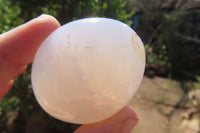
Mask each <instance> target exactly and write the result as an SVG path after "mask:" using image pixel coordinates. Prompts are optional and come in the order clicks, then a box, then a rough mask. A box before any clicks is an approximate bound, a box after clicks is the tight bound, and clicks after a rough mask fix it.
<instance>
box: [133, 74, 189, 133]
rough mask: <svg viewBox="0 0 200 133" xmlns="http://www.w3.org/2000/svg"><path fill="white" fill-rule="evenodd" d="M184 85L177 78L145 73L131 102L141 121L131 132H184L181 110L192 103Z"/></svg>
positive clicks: (184, 109) (182, 111)
mask: <svg viewBox="0 0 200 133" xmlns="http://www.w3.org/2000/svg"><path fill="white" fill-rule="evenodd" d="M184 89H186V88H184V86H183V85H182V84H181V83H179V82H176V81H172V80H169V79H164V78H159V77H155V78H153V79H150V78H147V77H144V79H143V81H142V84H141V86H140V88H139V90H138V92H137V93H136V95H135V96H134V97H133V99H132V100H131V102H130V105H131V106H132V107H133V108H134V109H135V110H136V112H137V113H138V114H139V123H138V125H137V127H136V128H135V129H134V130H133V131H132V133H183V131H182V129H180V125H181V122H182V114H183V113H184V112H185V111H186V110H187V108H188V106H190V105H189V103H188V102H187V101H188V100H187V97H186V96H185V93H184ZM185 133H187V132H185Z"/></svg>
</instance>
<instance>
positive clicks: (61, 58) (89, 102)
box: [32, 18, 145, 124]
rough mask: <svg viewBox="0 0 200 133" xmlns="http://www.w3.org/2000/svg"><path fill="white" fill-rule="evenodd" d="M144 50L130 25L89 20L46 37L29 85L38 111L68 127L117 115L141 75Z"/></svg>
mask: <svg viewBox="0 0 200 133" xmlns="http://www.w3.org/2000/svg"><path fill="white" fill-rule="evenodd" d="M144 67H145V51H144V46H143V43H142V41H141V40H140V38H139V37H138V35H137V34H136V33H135V31H134V30H132V29H131V28H130V27H129V26H128V25H126V24H124V23H122V22H120V21H117V20H113V19H107V18H87V19H80V20H77V21H73V22H70V23H67V24H65V25H63V26H61V27H60V28H58V29H57V30H55V31H54V32H53V33H52V34H50V35H49V36H48V37H47V38H46V39H45V41H44V42H43V43H42V45H41V46H40V48H39V49H38V51H37V53H36V55H35V58H34V61H33V66H32V85H33V90H34V94H35V96H36V98H37V100H38V102H39V104H40V105H41V107H42V108H43V109H44V110H45V111H46V112H48V113H49V114H50V115H52V116H54V117H56V118H58V119H60V120H63V121H66V122H71V123H78V124H87V123H94V122H98V121H102V120H104V119H107V118H108V117H110V116H112V115H114V114H115V113H117V112H118V111H119V110H121V109H122V108H123V107H124V106H125V105H127V103H128V102H129V100H130V99H131V98H132V96H133V95H134V93H135V92H136V90H137V88H138V86H139V84H140V82H141V80H142V77H143V73H144Z"/></svg>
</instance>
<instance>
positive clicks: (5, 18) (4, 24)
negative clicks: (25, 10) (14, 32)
mask: <svg viewBox="0 0 200 133" xmlns="http://www.w3.org/2000/svg"><path fill="white" fill-rule="evenodd" d="M20 13H21V9H20V7H19V6H17V5H13V4H12V2H11V1H10V0H0V18H1V21H0V33H3V32H6V31H8V30H10V29H12V28H14V27H15V26H17V25H19V24H21V23H22V22H23V19H21V18H19V17H18V16H19V14H20Z"/></svg>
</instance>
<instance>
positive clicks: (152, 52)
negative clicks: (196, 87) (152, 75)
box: [134, 0, 200, 80]
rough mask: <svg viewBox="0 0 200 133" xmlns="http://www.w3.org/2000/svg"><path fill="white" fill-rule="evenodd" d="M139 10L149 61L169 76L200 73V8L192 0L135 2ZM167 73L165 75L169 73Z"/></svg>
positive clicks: (191, 77) (142, 0)
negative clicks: (199, 17)
mask: <svg viewBox="0 0 200 133" xmlns="http://www.w3.org/2000/svg"><path fill="white" fill-rule="evenodd" d="M134 5H135V8H136V7H137V8H136V9H137V10H138V12H140V14H141V19H140V23H139V24H140V25H139V27H137V30H139V31H141V36H142V39H143V40H144V42H145V44H146V51H147V64H150V65H151V64H157V65H159V66H160V67H162V68H164V69H165V71H166V74H167V75H172V76H173V77H178V78H182V79H193V80H194V79H195V77H196V76H197V75H199V74H200V71H199V65H200V54H199V50H198V49H199V48H200V40H199V39H198V38H199V32H200V26H199V25H198V24H199V22H200V21H199V19H198V16H199V15H200V10H199V8H196V7H195V5H194V3H193V2H190V1H189V0H186V1H179V2H176V3H172V2H170V1H169V0H166V1H165V2H164V1H162V0H152V1H148V4H147V1H146V0H141V1H136V3H134ZM167 75H166V76H167Z"/></svg>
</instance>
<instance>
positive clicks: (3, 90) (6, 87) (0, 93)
mask: <svg viewBox="0 0 200 133" xmlns="http://www.w3.org/2000/svg"><path fill="white" fill-rule="evenodd" d="M13 82H14V81H13V80H10V81H9V82H8V83H7V84H5V85H4V86H3V87H1V88H0V99H1V98H2V97H3V96H4V95H5V94H6V93H7V92H8V91H9V89H10V88H11V87H12V85H13Z"/></svg>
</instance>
